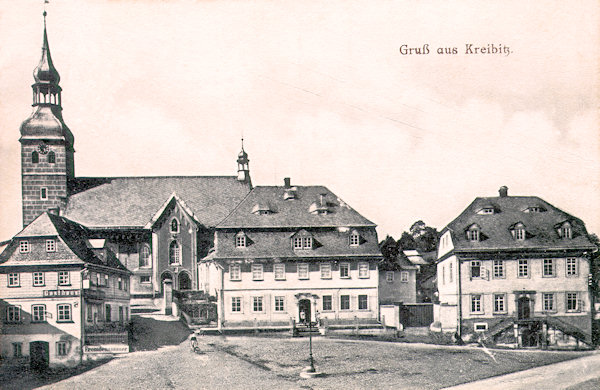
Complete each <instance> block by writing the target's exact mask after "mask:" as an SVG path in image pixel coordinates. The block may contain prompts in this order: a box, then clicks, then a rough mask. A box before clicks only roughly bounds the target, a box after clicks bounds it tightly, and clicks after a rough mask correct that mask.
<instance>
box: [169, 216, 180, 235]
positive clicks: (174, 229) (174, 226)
mask: <svg viewBox="0 0 600 390" xmlns="http://www.w3.org/2000/svg"><path fill="white" fill-rule="evenodd" d="M171 233H179V221H178V220H177V218H173V219H172V220H171Z"/></svg>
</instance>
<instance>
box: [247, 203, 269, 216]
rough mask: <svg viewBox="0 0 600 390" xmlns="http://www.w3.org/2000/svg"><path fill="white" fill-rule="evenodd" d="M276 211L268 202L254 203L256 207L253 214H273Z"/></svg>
mask: <svg viewBox="0 0 600 390" xmlns="http://www.w3.org/2000/svg"><path fill="white" fill-rule="evenodd" d="M273 213H274V211H273V210H272V209H271V207H270V206H269V205H267V204H261V203H259V204H256V205H254V207H253V208H252V214H257V215H270V214H273Z"/></svg>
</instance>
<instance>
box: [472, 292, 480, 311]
mask: <svg viewBox="0 0 600 390" xmlns="http://www.w3.org/2000/svg"><path fill="white" fill-rule="evenodd" d="M482 312H483V310H482V307H481V295H480V294H475V295H471V313H482Z"/></svg>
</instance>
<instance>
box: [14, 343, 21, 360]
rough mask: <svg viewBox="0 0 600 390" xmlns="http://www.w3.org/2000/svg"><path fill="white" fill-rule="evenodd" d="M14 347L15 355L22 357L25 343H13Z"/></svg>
mask: <svg viewBox="0 0 600 390" xmlns="http://www.w3.org/2000/svg"><path fill="white" fill-rule="evenodd" d="M12 347H13V357H16V358H18V357H22V356H23V343H12Z"/></svg>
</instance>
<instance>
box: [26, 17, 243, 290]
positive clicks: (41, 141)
mask: <svg viewBox="0 0 600 390" xmlns="http://www.w3.org/2000/svg"><path fill="white" fill-rule="evenodd" d="M44 17H45V15H44ZM33 77H34V84H33V85H32V89H33V104H32V106H33V112H32V114H31V115H30V117H29V118H27V119H26V120H25V121H24V122H23V124H22V125H21V129H20V133H21V137H20V139H19V142H20V143H21V176H22V207H23V226H24V227H25V226H27V225H28V224H30V223H31V222H32V221H33V220H34V219H35V218H37V217H38V216H39V215H40V214H42V213H43V212H46V211H49V212H50V213H53V214H57V215H61V216H64V217H66V218H68V219H69V220H72V221H75V222H77V223H79V224H81V225H83V226H85V227H86V228H87V229H89V230H90V232H91V234H92V235H93V236H95V237H96V238H101V239H107V240H109V241H110V242H111V243H113V244H114V248H115V250H116V255H117V256H118V259H119V260H120V261H121V263H123V264H124V265H126V267H127V268H128V269H129V270H130V271H131V272H132V273H133V276H132V277H131V295H132V298H133V299H136V298H137V299H151V298H155V297H160V296H162V293H163V291H162V289H163V282H164V281H170V284H171V285H172V288H173V289H177V290H191V289H197V287H198V275H197V267H196V266H195V262H196V259H198V258H202V257H204V256H206V255H207V254H208V250H209V248H210V247H212V245H213V236H214V227H215V226H216V225H217V224H218V223H219V222H220V221H221V220H222V219H223V218H225V217H226V216H227V215H228V214H229V213H230V212H231V211H232V210H233V209H234V207H235V206H236V205H237V204H238V203H239V202H240V201H241V200H242V199H243V198H244V197H245V196H246V195H247V194H248V192H249V191H250V190H251V188H252V186H251V181H250V172H249V159H248V155H247V153H246V152H245V151H244V150H243V145H242V151H241V152H240V154H239V155H238V160H237V163H238V173H237V176H166V177H94V178H90V177H76V176H75V159H74V154H75V149H74V144H75V137H74V136H73V133H72V132H71V130H70V129H69V128H68V126H67V125H66V123H65V121H64V119H63V117H62V95H61V93H62V89H61V87H60V85H59V83H60V76H59V73H58V71H57V69H56V67H55V66H54V63H53V60H52V56H51V54H50V46H49V44H48V35H47V32H46V25H45V19H44V36H43V44H42V56H41V59H40V62H39V64H38V66H37V67H36V68H35V70H34V72H33Z"/></svg>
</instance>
